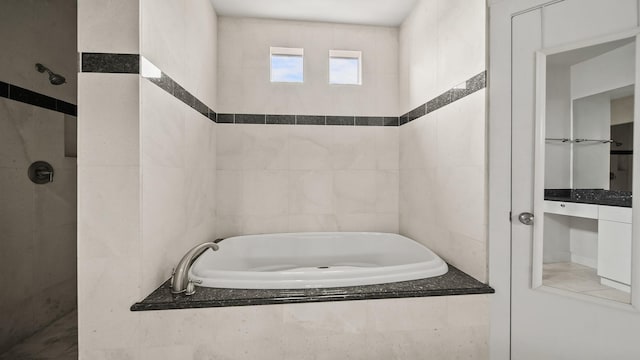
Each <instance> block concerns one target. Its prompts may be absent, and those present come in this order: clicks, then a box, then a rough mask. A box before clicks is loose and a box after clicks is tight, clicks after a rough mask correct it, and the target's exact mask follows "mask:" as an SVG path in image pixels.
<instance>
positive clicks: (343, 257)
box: [189, 232, 448, 289]
mask: <svg viewBox="0 0 640 360" xmlns="http://www.w3.org/2000/svg"><path fill="white" fill-rule="evenodd" d="M218 245H219V246H220V249H219V250H218V251H213V250H211V249H209V250H207V251H205V252H204V253H203V254H202V255H201V256H200V257H198V259H196V261H195V262H194V263H193V266H192V267H191V269H190V270H189V278H190V279H192V280H195V281H196V283H198V286H202V287H216V288H232V289H302V288H324V287H342V286H357V285H372V284H382V283H390V282H397V281H407V280H417V279H424V278H429V277H434V276H439V275H443V274H445V273H446V272H447V271H448V267H447V264H446V263H445V262H444V261H443V260H442V259H441V258H440V257H438V255H436V254H435V253H433V252H432V251H431V250H429V249H428V248H426V247H424V246H423V245H421V244H419V243H418V242H416V241H413V240H411V239H409V238H407V237H404V236H402V235H397V234H387V233H372V232H354V233H340V232H335V233H289V234H266V235H245V236H236V237H231V238H227V239H225V240H223V241H221V242H220V243H219V244H218Z"/></svg>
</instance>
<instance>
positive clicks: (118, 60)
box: [0, 53, 487, 126]
mask: <svg viewBox="0 0 640 360" xmlns="http://www.w3.org/2000/svg"><path fill="white" fill-rule="evenodd" d="M81 59H82V63H81V69H82V72H97V73H109V74H114V73H115V74H123V73H124V74H140V73H141V71H140V62H141V61H140V55H138V54H106V53H82V54H81ZM141 75H142V76H144V77H145V78H146V79H148V80H149V81H151V82H153V83H154V84H156V85H157V86H159V87H160V88H162V89H163V90H165V91H166V92H167V93H169V94H171V95H172V96H174V97H175V98H177V99H179V100H180V101H182V102H184V103H185V104H187V105H189V106H190V107H192V108H193V109H194V110H196V111H198V112H199V113H200V114H202V115H203V116H205V117H207V118H208V119H210V120H211V121H214V122H217V123H221V124H268V125H340V126H402V125H404V124H406V123H408V122H410V121H413V120H415V119H418V118H420V117H422V116H424V115H426V114H429V113H431V112H433V111H436V110H438V109H440V108H442V107H444V106H447V105H449V104H452V103H454V102H456V101H458V100H460V99H462V98H464V97H465V96H468V95H471V94H473V93H474V92H476V91H478V90H481V89H484V88H485V87H486V86H487V85H486V78H487V72H486V71H483V72H481V73H479V74H477V75H475V76H473V77H472V78H470V79H469V80H467V81H465V82H464V83H462V84H460V85H458V86H456V87H454V88H452V89H449V90H447V91H445V92H444V93H442V94H440V95H439V96H437V97H435V98H433V99H431V100H429V101H427V102H426V103H424V104H422V105H420V106H418V107H416V108H415V109H413V110H411V111H409V112H407V113H406V114H404V115H401V116H398V117H395V116H328V115H278V114H218V113H216V112H215V111H214V110H213V109H211V108H209V107H208V106H207V105H206V104H204V103H203V102H202V101H201V100H200V99H198V98H197V97H196V96H195V95H193V94H191V93H190V92H189V91H188V90H186V89H185V88H184V87H182V86H181V85H180V84H178V83H177V82H176V81H175V80H173V79H172V78H171V77H169V76H168V75H167V74H165V73H164V72H161V71H160V70H159V69H158V74H157V75H155V76H146V75H144V74H141ZM2 91H3V90H2V88H1V87H0V96H2Z"/></svg>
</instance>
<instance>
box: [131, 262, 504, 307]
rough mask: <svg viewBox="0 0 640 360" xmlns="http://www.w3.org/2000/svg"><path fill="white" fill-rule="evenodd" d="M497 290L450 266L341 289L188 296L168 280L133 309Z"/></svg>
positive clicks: (201, 290) (212, 291) (209, 291)
mask: <svg viewBox="0 0 640 360" xmlns="http://www.w3.org/2000/svg"><path fill="white" fill-rule="evenodd" d="M494 292H495V291H494V290H493V288H491V287H490V286H488V285H486V284H483V283H481V282H479V281H478V280H476V279H474V278H472V277H471V276H469V275H467V274H465V273H464V272H462V271H460V270H458V269H457V268H455V267H454V266H451V265H449V272H447V273H446V274H444V275H442V276H436V277H432V278H428V279H420V280H412V281H402V282H395V283H388V284H379V285H363V286H350V287H339V288H321V289H265V290H255V289H220V288H205V287H197V288H196V293H195V294H194V295H191V296H185V295H182V294H179V295H173V294H171V290H170V288H169V281H166V282H165V283H164V284H162V286H160V287H159V288H158V289H156V290H155V291H154V292H153V293H151V295H149V296H147V298H146V299H144V300H142V301H141V302H138V303H135V304H133V306H131V311H145V310H170V309H189V308H209V307H225V306H247V305H268V304H291V303H309V302H323V301H348V300H369V299H391V298H411V297H427V296H448V295H471V294H493V293H494Z"/></svg>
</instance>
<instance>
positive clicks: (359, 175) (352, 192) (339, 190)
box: [333, 170, 377, 214]
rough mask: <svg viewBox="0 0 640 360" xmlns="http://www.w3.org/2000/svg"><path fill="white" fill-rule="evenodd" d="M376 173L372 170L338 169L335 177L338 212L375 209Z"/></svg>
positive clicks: (364, 211)
mask: <svg viewBox="0 0 640 360" xmlns="http://www.w3.org/2000/svg"><path fill="white" fill-rule="evenodd" d="M376 175H377V173H376V172H375V171H372V170H353V171H336V172H335V173H334V178H333V186H334V202H335V207H336V213H338V214H358V213H370V212H371V209H375V207H376V194H377V189H376Z"/></svg>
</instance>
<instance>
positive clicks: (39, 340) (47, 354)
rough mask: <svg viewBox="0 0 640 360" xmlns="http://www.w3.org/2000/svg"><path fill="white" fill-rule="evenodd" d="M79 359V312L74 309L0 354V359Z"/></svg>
mask: <svg viewBox="0 0 640 360" xmlns="http://www.w3.org/2000/svg"><path fill="white" fill-rule="evenodd" d="M18 359H19V360H54V359H55V360H77V359H78V312H77V311H73V312H71V313H69V314H67V315H65V316H63V317H62V318H60V319H59V320H57V321H55V322H53V323H52V324H51V325H49V326H47V327H46V328H44V329H42V330H40V331H38V332H37V333H35V334H33V335H32V336H31V337H29V338H27V339H25V340H24V341H22V342H21V343H19V344H17V345H16V346H14V347H13V348H11V349H9V351H7V352H5V353H4V354H2V355H0V360H18Z"/></svg>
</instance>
